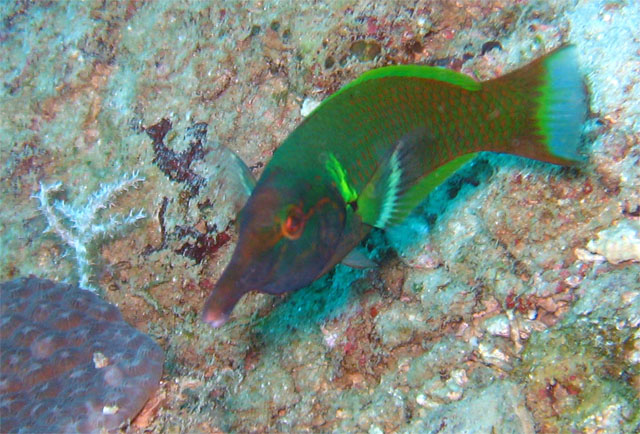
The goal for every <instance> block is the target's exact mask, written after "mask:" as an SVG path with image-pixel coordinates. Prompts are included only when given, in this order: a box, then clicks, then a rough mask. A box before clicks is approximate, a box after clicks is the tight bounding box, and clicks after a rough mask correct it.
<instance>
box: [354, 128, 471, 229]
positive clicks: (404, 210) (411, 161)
mask: <svg viewBox="0 0 640 434" xmlns="http://www.w3.org/2000/svg"><path fill="white" fill-rule="evenodd" d="M433 140H434V138H433V136H432V135H431V134H430V133H429V132H428V131H427V129H426V128H424V127H423V128H419V129H416V130H414V131H413V132H411V133H409V134H406V135H405V136H403V137H402V138H401V139H400V140H399V141H398V143H397V144H396V145H395V146H394V147H393V148H392V150H391V152H390V154H389V157H388V158H387V159H386V160H385V163H384V164H382V165H381V166H380V167H379V168H378V170H377V171H376V172H375V173H374V175H373V176H372V177H371V180H370V181H369V183H368V184H367V185H366V186H365V188H364V189H363V190H362V193H361V194H360V196H359V197H358V200H357V205H358V214H360V216H361V218H362V221H363V222H364V223H367V224H369V225H371V226H375V227H377V228H385V227H388V226H391V225H394V224H397V223H400V222H402V221H403V220H404V219H405V217H407V215H409V213H410V212H411V210H412V209H413V208H415V207H416V206H417V205H418V204H419V203H420V202H421V201H422V200H424V199H425V198H426V196H427V195H428V194H429V193H430V192H431V191H432V190H433V189H434V188H435V187H437V186H438V185H440V184H441V183H442V182H443V181H444V180H445V179H447V178H448V177H449V175H451V174H452V173H453V172H455V171H456V170H457V169H458V168H459V167H461V166H462V165H463V164H465V163H466V162H467V161H469V160H471V159H473V158H474V157H475V155H476V154H475V153H473V154H466V155H462V156H460V157H458V158H456V159H454V160H451V161H449V162H447V163H446V164H444V165H442V166H440V167H437V168H429V167H424V164H423V162H424V161H425V158H424V157H425V156H424V155H423V154H424V153H425V151H427V150H429V149H433V146H432V145H430V143H431V142H432V141H433Z"/></svg>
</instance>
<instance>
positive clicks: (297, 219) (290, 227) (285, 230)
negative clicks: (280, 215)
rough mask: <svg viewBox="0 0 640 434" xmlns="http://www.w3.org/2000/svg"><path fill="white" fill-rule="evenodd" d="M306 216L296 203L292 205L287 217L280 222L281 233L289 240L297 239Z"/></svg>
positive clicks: (302, 228)
mask: <svg viewBox="0 0 640 434" xmlns="http://www.w3.org/2000/svg"><path fill="white" fill-rule="evenodd" d="M305 223H306V218H305V215H304V211H302V208H300V206H298V205H292V206H291V207H289V211H288V212H287V218H286V219H285V220H284V222H283V223H282V235H284V236H285V237H287V238H289V239H290V240H297V239H298V238H300V235H302V231H303V230H304V225H305Z"/></svg>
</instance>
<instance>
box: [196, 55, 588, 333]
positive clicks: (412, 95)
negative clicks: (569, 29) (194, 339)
mask: <svg viewBox="0 0 640 434" xmlns="http://www.w3.org/2000/svg"><path fill="white" fill-rule="evenodd" d="M586 112H587V103H586V89H585V86H584V82H583V78H582V75H581V74H580V72H579V69H578V65H577V61H576V53H575V47H573V46H565V47H561V48H559V49H557V50H555V51H553V52H551V53H549V54H547V55H546V56H544V57H542V58H539V59H537V60H535V61H533V62H532V63H530V64H528V65H526V66H525V67H523V68H521V69H518V70H515V71H513V72H511V73H508V74H506V75H504V76H502V77H498V78H496V79H493V80H489V81H484V82H478V81H475V80H473V79H472V78H471V77H468V76H466V75H464V74H460V73H457V72H454V71H450V70H447V69H443V68H434V67H428V66H418V65H398V66H389V67H383V68H379V69H375V70H372V71H369V72H366V73H365V74H363V75H362V76H361V77H359V78H358V79H356V80H355V81H353V82H351V83H349V84H347V85H345V86H344V87H343V88H342V89H340V90H339V91H338V92H336V93H335V94H333V95H331V96H330V97H328V98H327V99H325V101H323V102H322V103H321V104H320V105H319V106H318V107H317V108H316V109H315V110H314V111H313V112H312V113H311V114H310V115H309V116H308V117H307V118H305V119H304V120H303V121H302V122H301V123H300V125H299V126H298V127H297V128H296V129H294V130H293V132H291V134H290V135H289V136H288V137H287V139H286V140H285V141H284V142H283V143H282V144H281V145H280V147H279V148H278V149H277V150H276V151H275V153H274V155H273V157H272V159H271V161H270V162H269V163H268V164H267V166H266V167H265V169H264V172H263V174H262V176H261V177H260V179H259V181H258V182H257V184H256V186H255V188H254V190H253V192H252V193H251V196H250V197H249V199H248V201H247V203H246V205H245V206H244V208H243V209H242V211H241V212H240V214H239V216H238V220H237V222H238V229H239V238H238V243H237V245H236V247H235V250H234V252H233V254H232V257H231V260H230V262H229V264H228V265H227V267H226V269H225V270H224V271H223V273H222V275H221V277H220V279H219V280H218V282H217V283H216V285H215V286H214V289H213V290H212V292H211V294H210V295H209V297H208V298H207V300H206V302H205V305H204V310H203V314H202V318H203V320H204V321H205V322H207V323H209V324H211V325H212V326H214V327H218V326H220V325H222V324H224V323H225V322H226V321H227V320H228V318H229V315H230V314H231V311H232V310H233V308H234V306H235V305H236V303H237V302H238V300H240V298H241V297H242V296H243V295H244V294H245V293H247V292H249V291H261V292H264V293H269V294H282V293H285V292H288V291H294V290H297V289H299V288H302V287H305V286H307V285H309V284H310V283H311V282H313V281H314V280H315V279H317V278H318V277H320V276H322V275H323V274H324V273H326V272H327V271H329V270H331V269H332V267H334V265H336V264H337V263H339V262H340V261H341V260H342V259H343V258H345V256H347V255H348V254H349V253H350V252H351V251H352V250H353V249H354V248H355V247H356V246H357V245H358V244H359V243H360V241H361V240H362V239H363V238H364V237H365V236H366V235H367V234H368V233H369V231H370V230H371V228H373V227H377V228H385V227H388V226H390V225H394V224H397V223H400V222H402V220H403V219H404V218H405V217H406V216H407V215H408V214H409V212H410V211H411V210H412V209H413V208H414V207H415V206H417V205H418V204H419V203H420V202H421V201H422V200H423V199H425V197H426V196H427V195H428V194H429V192H431V191H432V190H433V189H434V188H435V187H436V186H438V185H439V184H441V183H442V182H443V181H444V180H445V179H446V178H447V177H448V176H449V175H451V174H452V173H453V172H454V171H455V170H456V169H458V168H459V167H460V166H462V165H463V164H464V163H466V162H467V161H469V160H471V159H472V158H473V157H474V156H475V155H476V154H477V153H478V152H480V151H491V152H497V153H507V154H515V155H520V156H523V157H528V158H532V159H535V160H540V161H545V162H549V163H553V164H560V165H573V164H576V163H577V162H579V161H581V159H582V158H581V155H580V153H579V149H578V148H579V145H580V141H581V132H582V125H583V122H584V119H585V117H586Z"/></svg>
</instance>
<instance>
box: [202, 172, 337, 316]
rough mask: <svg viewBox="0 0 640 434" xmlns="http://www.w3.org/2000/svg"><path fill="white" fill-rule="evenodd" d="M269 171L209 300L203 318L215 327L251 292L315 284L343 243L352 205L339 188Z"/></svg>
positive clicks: (241, 223)
mask: <svg viewBox="0 0 640 434" xmlns="http://www.w3.org/2000/svg"><path fill="white" fill-rule="evenodd" d="M265 175H266V176H265ZM265 175H263V177H262V178H261V179H260V182H258V184H257V185H256V188H255V190H254V191H253V193H252V195H251V197H250V198H249V200H248V201H247V204H246V205H245V207H244V209H243V210H242V212H241V213H240V216H239V219H238V223H239V226H238V227H239V237H238V243H237V245H236V247H235V250H234V252H233V254H232V257H231V261H230V262H229V264H228V265H227V267H226V268H225V270H224V272H223V273H222V275H221V277H220V279H219V280H218V282H217V283H216V285H215V287H214V289H213V290H212V292H211V294H210V295H209V297H208V298H207V300H206V302H205V306H204V310H203V315H202V318H203V320H204V321H205V322H206V323H208V324H210V325H212V326H214V327H218V326H220V325H222V324H224V323H225V322H226V321H227V320H228V318H229V315H230V314H231V311H232V310H233V307H234V306H235V304H236V303H237V302H238V300H239V299H240V298H241V297H242V296H243V295H244V294H245V293H247V292H249V291H260V292H265V293H269V294H282V293H284V292H289V291H293V290H296V289H299V288H302V287H304V286H306V285H308V284H310V283H311V282H313V281H314V280H315V279H316V278H318V277H319V275H320V274H321V272H322V271H323V270H324V269H325V266H326V265H327V263H328V262H329V261H330V260H331V258H332V257H333V255H334V253H335V251H336V247H337V246H338V245H339V243H340V239H341V237H342V233H343V230H344V227H345V220H346V209H345V204H344V200H343V199H342V196H340V194H339V193H338V191H337V190H335V189H334V188H332V187H326V184H324V183H320V182H312V181H309V180H304V179H290V178H288V177H283V176H281V174H280V173H278V172H276V173H273V172H272V173H271V174H265Z"/></svg>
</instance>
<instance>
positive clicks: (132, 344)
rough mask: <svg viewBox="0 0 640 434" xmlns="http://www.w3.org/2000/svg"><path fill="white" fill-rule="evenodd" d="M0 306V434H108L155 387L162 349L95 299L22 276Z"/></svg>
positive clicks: (1, 293) (0, 292) (6, 289)
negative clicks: (69, 433)
mask: <svg viewBox="0 0 640 434" xmlns="http://www.w3.org/2000/svg"><path fill="white" fill-rule="evenodd" d="M0 300H1V304H0V315H1V316H0V336H1V339H0V427H1V428H0V429H1V430H2V432H99V431H101V430H107V431H114V430H116V429H118V428H119V427H120V426H121V425H123V424H124V423H126V422H128V421H130V420H131V419H132V418H133V417H135V416H136V414H137V413H138V412H139V411H140V409H141V408H142V406H143V405H144V403H145V402H146V401H147V399H148V398H149V396H151V395H152V394H153V393H154V392H155V390H156V389H157V388H158V383H159V380H160V375H161V374H162V362H163V358H164V356H163V352H162V349H160V347H159V346H158V345H157V344H156V343H155V342H153V340H151V339H150V338H149V337H148V336H146V335H144V334H142V333H140V332H138V331H137V330H135V329H134V328H132V327H131V326H129V325H128V324H127V323H125V322H124V321H123V320H122V316H121V315H120V312H119V311H118V309H117V308H116V307H115V306H113V305H110V304H109V303H106V302H105V301H103V300H102V299H100V298H99V297H98V296H96V295H95V294H92V293H91V292H89V291H86V290H83V289H80V288H78V287H74V286H70V285H65V284H61V283H56V282H52V281H50V280H44V279H39V278H36V277H28V278H20V279H16V280H13V281H10V282H5V283H2V284H0Z"/></svg>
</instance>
